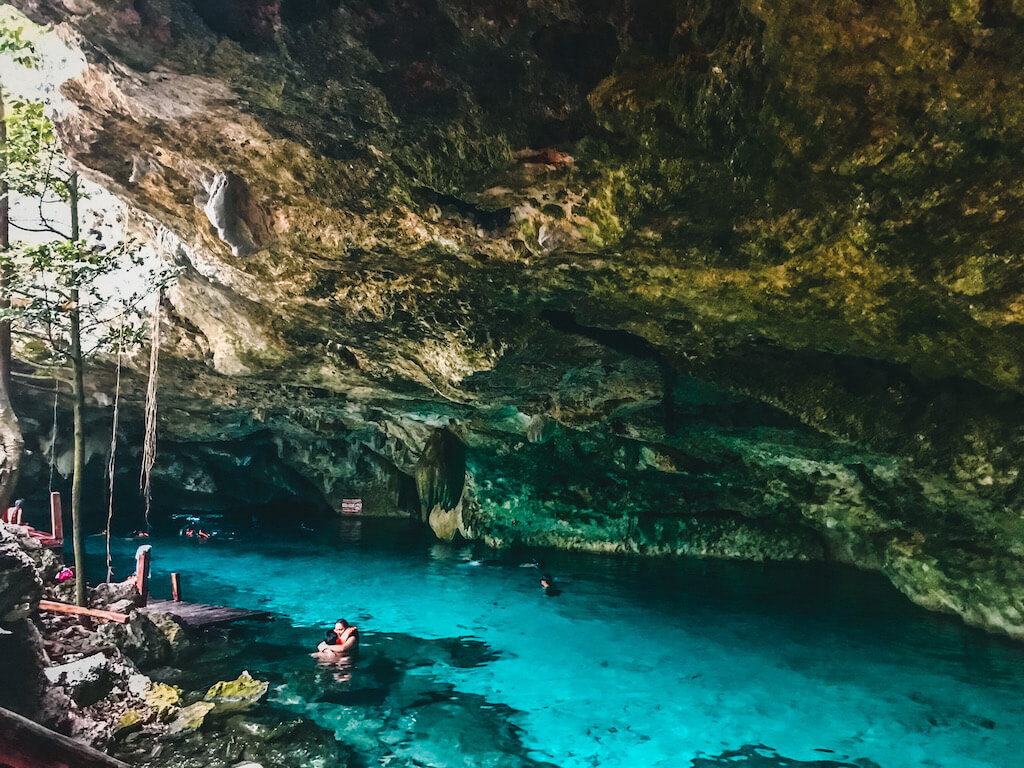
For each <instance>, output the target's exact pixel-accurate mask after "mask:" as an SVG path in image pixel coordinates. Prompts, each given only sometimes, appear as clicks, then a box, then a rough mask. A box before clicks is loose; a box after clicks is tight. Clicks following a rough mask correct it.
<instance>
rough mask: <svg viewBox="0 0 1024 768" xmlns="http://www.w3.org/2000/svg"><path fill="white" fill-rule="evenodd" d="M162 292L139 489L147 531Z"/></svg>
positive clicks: (151, 352) (155, 317)
mask: <svg viewBox="0 0 1024 768" xmlns="http://www.w3.org/2000/svg"><path fill="white" fill-rule="evenodd" d="M161 298H162V292H161V291H157V294H156V306H155V307H154V308H153V323H152V327H151V329H150V341H151V344H152V346H151V347H150V350H149V386H148V387H147V388H146V435H145V438H144V439H143V442H142V474H141V475H140V477H139V490H141V491H142V495H143V496H144V497H145V499H146V531H147V532H148V531H149V530H150V525H149V508H150V504H151V502H152V499H153V488H152V484H151V476H152V473H153V464H154V463H155V462H156V386H157V379H158V374H159V366H160V300H161Z"/></svg>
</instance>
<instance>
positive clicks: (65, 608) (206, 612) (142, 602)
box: [0, 499, 270, 768]
mask: <svg viewBox="0 0 1024 768" xmlns="http://www.w3.org/2000/svg"><path fill="white" fill-rule="evenodd" d="M57 504H58V505H59V504H60V500H59V499H58V501H57ZM152 556H153V547H152V545H150V544H143V545H142V546H141V547H139V548H138V550H137V551H136V552H135V575H134V576H133V577H132V578H133V579H134V581H135V591H136V595H135V605H136V606H137V607H138V610H139V611H140V612H141V613H169V614H171V615H172V616H175V617H177V618H178V619H180V620H181V623H182V624H185V625H186V626H188V627H192V628H193V629H203V628H205V627H215V626H219V625H221V624H230V623H231V622H233V621H246V620H248V619H269V618H270V614H269V613H268V612H267V611H253V610H250V609H248V608H231V607H228V606H226V605H207V604H205V603H189V602H186V601H184V600H182V599H181V574H178V573H172V574H171V592H172V593H173V595H174V599H173V600H153V599H152V598H151V597H150V596H149V565H150V560H151V559H152ZM39 609H40V610H43V611H51V612H55V613H67V614H71V615H76V616H88V617H90V618H94V619H102V620H104V621H115V622H119V623H121V624H123V623H125V622H126V621H128V620H129V617H128V615H127V614H124V613H116V612H113V611H104V610H97V609H94V608H83V607H79V606H77V605H68V604H66V603H56V602H53V601H51V600H40V601H39ZM0 768H5V766H4V763H3V761H2V756H0Z"/></svg>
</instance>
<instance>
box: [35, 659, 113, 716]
mask: <svg viewBox="0 0 1024 768" xmlns="http://www.w3.org/2000/svg"><path fill="white" fill-rule="evenodd" d="M43 674H44V675H46V679H47V680H49V682H50V683H51V684H53V685H59V686H61V687H62V688H64V689H65V690H66V691H67V693H68V695H69V696H70V697H71V698H72V699H73V700H74V702H75V703H76V704H78V706H80V707H88V706H90V705H92V704H95V703H96V702H97V701H99V700H100V699H102V698H103V697H104V696H106V695H107V694H108V693H110V690H111V688H113V687H114V674H113V672H112V670H111V667H110V661H109V660H108V659H107V657H106V656H104V655H103V654H102V653H95V654H93V655H92V656H86V657H85V658H82V659H78V660H77V661H72V662H69V663H67V664H59V665H57V666H54V667H47V668H46V669H44V670H43Z"/></svg>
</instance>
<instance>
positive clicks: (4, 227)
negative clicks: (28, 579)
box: [0, 88, 22, 509]
mask: <svg viewBox="0 0 1024 768" xmlns="http://www.w3.org/2000/svg"><path fill="white" fill-rule="evenodd" d="M6 170H7V116H6V114H5V112H4V94H3V89H2V88H0V251H4V252H6V251H8V250H10V248H11V235H10V229H11V217H10V199H9V190H8V188H7V181H6V178H5V172H6ZM8 272H9V270H8V269H7V267H6V266H0V309H8V308H10V306H11V297H10V294H9V292H8V291H9V281H10V275H9V274H8ZM21 449H22V437H21V427H20V426H19V425H18V417H17V416H16V415H15V413H14V408H13V407H11V322H10V321H9V320H6V321H0V451H2V452H3V456H2V457H0V509H6V508H7V505H8V503H9V502H10V500H11V496H12V494H13V493H14V486H15V484H16V483H17V482H18V469H19V467H20V466H21Z"/></svg>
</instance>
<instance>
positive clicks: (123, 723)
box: [113, 709, 146, 739]
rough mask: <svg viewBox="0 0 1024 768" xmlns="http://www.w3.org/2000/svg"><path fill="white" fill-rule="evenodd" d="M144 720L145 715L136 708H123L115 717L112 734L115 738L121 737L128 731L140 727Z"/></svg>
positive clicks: (132, 731) (133, 730) (136, 729)
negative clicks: (119, 714)
mask: <svg viewBox="0 0 1024 768" xmlns="http://www.w3.org/2000/svg"><path fill="white" fill-rule="evenodd" d="M145 722H146V716H145V715H143V714H142V713H141V712H139V710H137V709H128V710H125V712H124V714H122V715H121V717H119V718H118V719H117V723H116V724H115V725H114V732H113V736H114V738H115V739H123V738H124V737H125V736H127V735H128V734H129V733H134V732H135V731H138V730H140V729H141V728H142V726H143V725H144V724H145Z"/></svg>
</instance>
